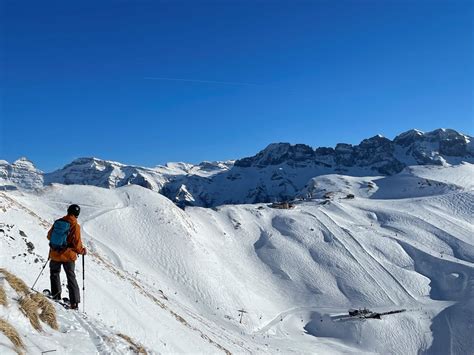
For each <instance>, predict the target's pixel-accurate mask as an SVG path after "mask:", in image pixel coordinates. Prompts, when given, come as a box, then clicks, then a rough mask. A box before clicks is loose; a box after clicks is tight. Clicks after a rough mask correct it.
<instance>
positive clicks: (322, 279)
mask: <svg viewBox="0 0 474 355" xmlns="http://www.w3.org/2000/svg"><path fill="white" fill-rule="evenodd" d="M356 180H357V179H356V178H355V179H354V181H355V183H354V184H353V185H354V186H356V185H358V184H357V181H356ZM359 185H360V186H362V184H359ZM447 190H449V189H447ZM404 193H405V192H404ZM47 194H50V195H47V196H46V197H48V196H51V197H54V198H51V200H48V199H47V198H44V197H42V198H37V197H34V198H31V199H30V198H29V197H28V195H25V194H24V195H21V196H17V195H15V193H11V194H10V193H5V192H2V193H0V203H2V199H3V200H4V201H7V202H8V203H7V205H8V206H7V207H4V208H5V211H4V212H5V213H6V216H7V217H8V218H9V219H11V220H12V221H13V222H11V224H12V225H18V227H14V228H13V229H12V231H16V230H17V229H15V228H21V229H20V230H24V231H26V234H27V235H28V237H27V238H26V239H25V238H23V239H25V241H26V240H27V239H28V238H29V239H31V240H34V242H35V244H37V245H39V246H38V249H40V252H41V251H42V250H45V248H44V247H43V246H42V244H41V243H42V242H43V241H44V240H43V239H44V236H38V237H35V233H38V231H40V230H43V231H44V230H46V229H47V228H49V225H50V223H49V222H47V219H49V218H50V216H51V215H52V212H51V211H54V208H58V207H57V206H65V205H67V203H68V201H69V200H70V199H71V197H70V196H73V197H74V196H78V197H80V198H82V199H83V200H84V201H81V205H82V206H83V207H84V209H85V210H86V211H87V208H88V209H89V210H88V211H87V213H86V214H84V215H83V216H82V218H83V220H82V221H81V220H80V224H81V226H82V231H83V236H84V239H85V240H86V243H89V244H88V246H89V245H90V247H91V250H90V253H89V255H90V260H92V261H93V263H91V264H89V265H90V269H89V270H92V271H89V272H90V273H92V275H91V274H90V273H89V274H88V275H90V276H89V277H90V279H88V280H89V282H90V283H89V285H91V287H92V285H93V286H95V289H94V291H91V292H92V294H90V296H89V298H87V300H86V302H88V303H87V305H89V306H87V307H89V309H90V310H89V311H88V314H87V315H83V314H81V313H72V312H68V313H67V314H68V317H69V318H70V317H71V314H72V317H73V319H69V318H65V321H67V322H71V323H70V324H75V326H77V327H78V329H77V330H74V327H72V328H70V329H71V331H73V332H74V331H78V332H81V333H77V334H78V335H79V334H81V337H80V339H81V342H84V343H83V345H84V348H87V349H92V348H93V349H95V350H94V351H97V352H98V353H100V354H109V353H110V354H112V353H123V351H124V349H126V344H125V345H124V343H123V342H122V343H119V342H117V341H116V340H113V339H115V338H113V337H111V335H113V334H114V333H115V332H117V331H123V332H125V333H129V334H130V335H131V336H132V338H135V339H138V341H139V342H141V343H143V344H144V345H145V346H146V347H147V348H149V349H153V350H152V351H156V352H160V353H180V352H186V351H189V350H190V349H193V351H197V352H200V353H209V352H224V353H234V352H235V353H272V354H274V353H278V352H286V353H289V352H296V353H313V352H317V353H331V354H332V353H347V352H365V353H368V352H375V353H382V352H387V353H416V352H426V353H428V354H430V353H436V350H437V348H436V347H438V349H443V350H444V351H443V352H447V353H449V352H450V353H451V354H457V353H465V352H466V351H469V349H470V350H473V349H474V346H473V345H472V341H471V342H469V340H468V339H469V336H465V335H464V334H465V332H469V329H472V327H474V325H473V320H472V319H470V318H469V317H470V315H471V314H473V313H474V306H473V305H472V299H473V298H474V271H473V269H474V265H473V264H474V263H473V261H474V258H473V256H474V246H473V243H472V230H473V226H472V206H473V201H474V197H473V195H474V194H473V193H472V192H469V191H468V192H455V193H452V192H449V193H446V194H443V195H437V196H424V197H419V198H416V199H409V198H405V199H403V200H376V199H364V198H358V199H355V200H343V199H338V200H335V201H331V203H329V204H328V205H318V201H314V202H301V203H299V204H298V205H297V207H296V208H295V209H293V210H287V211H285V210H272V209H269V208H268V207H265V206H262V208H260V207H258V208H256V206H255V205H253V206H252V205H241V206H239V205H236V206H222V207H219V208H218V209H215V210H211V209H202V208H189V209H187V211H186V212H182V211H181V210H178V209H176V210H175V207H174V205H172V204H171V203H169V201H168V200H166V199H164V198H163V197H161V196H160V195H157V194H155V193H154V192H150V191H148V190H144V189H141V188H138V187H125V188H119V189H117V190H103V189H97V188H91V187H75V186H68V187H63V186H54V187H53V188H51V189H50V190H49V191H48V192H47ZM98 196H100V198H99V197H98ZM101 199H103V201H104V202H103V203H102V202H100V203H88V202H87V201H96V200H97V201H100V200H101ZM63 201H64V202H63ZM101 203H102V204H101ZM49 204H52V205H53V206H55V207H54V208H52V207H50V206H51V205H49ZM0 207H1V205H0ZM33 211H34V212H33ZM58 213H60V212H59V211H58ZM44 216H47V217H46V218H45V217H44ZM469 216H471V218H470V217H469ZM0 217H1V215H0ZM4 221H5V219H4V218H3V217H2V219H1V220H0V222H4ZM109 221H110V222H109ZM110 223H115V224H118V225H115V226H113V225H112V224H110ZM37 224H39V227H38V226H37ZM112 227H113V228H112ZM134 230H136V231H137V232H136V233H137V234H136V235H133V234H132V233H133V231H134ZM5 233H6V231H3V234H4V235H5ZM10 233H12V232H10ZM12 236H13V235H12ZM132 237H133V238H132ZM34 238H37V239H34ZM135 238H136V239H135ZM140 238H141V239H140ZM4 240H7V241H8V243H7V242H5V241H4ZM111 240H117V242H120V244H119V243H117V244H115V243H110V241H111ZM2 243H3V244H2ZM15 243H16V244H15ZM21 243H23V241H22V239H21V238H18V240H13V241H12V240H11V239H8V238H7V239H2V233H0V245H1V246H2V247H3V246H5V248H6V249H5V250H8V251H9V252H12V253H14V252H15V249H14V247H15V246H17V245H18V246H19V245H22V244H21ZM137 243H143V246H142V249H139V248H137ZM157 253H158V254H157ZM12 255H13V256H16V254H12ZM0 257H2V258H1V259H0V260H2V261H5V262H7V263H8V265H10V266H9V267H11V268H12V269H15V270H16V271H17V272H18V273H19V275H20V276H22V277H25V278H26V280H27V281H28V282H30V281H31V279H32V277H33V275H29V273H28V267H27V264H25V263H23V262H22V259H20V257H19V256H18V257H17V258H16V259H10V257H8V258H6V257H3V256H2V255H0ZM28 257H29V256H28V255H27V257H26V258H28ZM25 260H26V259H25ZM79 264H80V263H78V265H79ZM8 265H7V266H8ZM35 268H36V267H35ZM135 272H136V273H135ZM34 276H35V275H34ZM45 281H46V280H44V279H43V280H42V281H41V282H43V284H44V283H45ZM46 282H47V281H46ZM89 290H91V289H89ZM94 293H96V294H94ZM104 300H105V301H104ZM331 300H332V302H333V304H334V307H328V304H329V305H331V303H330V302H331ZM98 302H102V303H100V305H101V306H100V307H99V306H98ZM104 302H105V303H104ZM353 305H367V306H368V307H370V308H371V309H374V310H377V311H387V310H388V311H389V310H395V309H400V308H405V309H407V312H405V313H402V314H398V315H389V316H384V317H383V318H382V320H366V321H364V322H355V323H354V322H351V323H352V324H346V325H345V324H336V322H333V321H332V318H333V316H332V315H334V314H343V313H345V312H347V309H348V307H350V306H353ZM216 306H217V307H216ZM101 307H102V309H101ZM242 308H243V309H246V310H247V312H248V313H246V314H245V317H244V320H243V322H242V324H240V323H239V319H238V316H237V315H236V313H235V312H236V311H237V309H242ZM63 312H64V311H63ZM70 313H71V314H70ZM96 317H97V318H96ZM67 319H69V320H67ZM96 319H97V320H96ZM323 320H324V322H323ZM98 322H101V323H108V325H109V326H112V325H113V326H114V329H116V330H113V331H112V330H111V328H106V327H105V325H101V323H98ZM155 322H156V324H155ZM23 332H26V331H25V330H23ZM459 334H461V335H462V336H461V335H459ZM52 336H53V337H54V333H52ZM85 336H87V337H88V338H89V341H86V340H84V339H83V337H85ZM40 339H41V338H40V336H39V335H38V336H35V338H34V339H33V338H31V341H30V342H29V344H31V346H35V347H38V348H40V349H41V348H42V347H43V348H44V344H45V343H44V342H42V341H40ZM396 339H404V340H405V341H403V342H400V341H398V342H397V340H396ZM433 344H434V345H433ZM440 344H445V345H440ZM65 346H66V348H67V346H70V344H68V345H65ZM124 346H125V348H124ZM433 346H435V348H434V347H433ZM66 348H65V349H66ZM2 349H4V348H3V347H2V344H0V350H2ZM382 349H383V350H382Z"/></svg>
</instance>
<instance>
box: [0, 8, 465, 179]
mask: <svg viewBox="0 0 474 355" xmlns="http://www.w3.org/2000/svg"><path fill="white" fill-rule="evenodd" d="M0 3H1V19H0V20H1V21H0V22H1V23H2V28H1V37H0V40H1V42H0V45H1V47H0V48H1V50H0V60H1V62H0V63H1V67H0V68H1V72H0V75H1V76H0V85H1V86H0V90H1V91H0V94H1V111H0V114H1V120H0V130H1V134H0V159H6V160H9V161H13V160H15V159H16V158H18V157H20V156H27V157H28V158H30V159H31V160H33V161H34V162H35V164H36V165H37V166H38V167H39V168H40V169H43V170H45V171H50V170H53V169H55V168H58V167H61V166H63V165H64V164H66V163H68V162H70V161H71V160H72V159H74V158H77V157H82V156H96V157H100V158H104V159H110V160H118V161H121V162H124V163H129V164H137V165H145V166H154V165H157V164H162V163H165V162H167V161H188V162H200V161H203V160H225V159H233V158H240V157H244V156H249V155H253V154H255V153H256V152H257V151H259V150H260V149H262V148H264V147H265V146H266V145H267V144H269V143H272V142H291V143H306V144H309V145H311V146H314V147H316V146H334V145H335V144H336V143H338V142H347V143H353V144H357V143H359V142H360V140H361V139H363V138H366V137H370V136H373V135H375V134H378V133H380V134H383V135H385V136H387V137H389V138H393V137H394V136H395V135H396V134H398V133H400V132H402V131H405V130H408V129H410V128H418V129H422V130H432V129H435V128H439V127H446V128H454V129H457V130H460V131H462V132H464V133H468V134H470V135H472V134H473V133H474V127H473V79H474V58H473V49H474V42H473V22H474V20H473V17H474V13H473V10H474V9H473V2H472V1H468V0H466V1H456V0H454V1H437V0H432V1H428V0H423V1H408V0H396V1H390V0H384V1H376V0H360V1H356V0H353V1H339V0H334V1H329V0H324V1H323V0H321V1H317V0H314V1H269V0H268V1H250V0H249V1H244V0H241V1H214V2H211V1H161V2H160V1H151V0H150V1H140V0H138V1H105V0H104V1H94V2H89V1H56V2H51V1H41V2H38V1H21V0H19V1H2V0H0Z"/></svg>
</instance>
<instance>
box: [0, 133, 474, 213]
mask: <svg viewBox="0 0 474 355" xmlns="http://www.w3.org/2000/svg"><path fill="white" fill-rule="evenodd" d="M463 162H468V163H474V143H473V140H472V137H470V136H467V135H464V134H462V133H458V132H456V131H454V130H451V129H437V130H435V131H432V132H427V133H423V132H421V131H418V130H411V131H408V132H405V133H402V134H400V135H398V136H397V137H395V138H394V139H393V140H390V139H388V138H385V137H382V136H381V135H376V136H374V137H372V138H369V139H365V140H363V141H362V142H361V143H360V144H359V145H355V146H353V145H351V144H344V143H340V144H337V145H336V147H335V148H324V147H322V148H317V149H313V148H311V147H310V146H308V145H304V144H296V145H291V144H289V143H274V144H270V145H269V146H268V147H266V148H265V149H264V150H262V151H261V152H259V153H258V154H256V155H255V156H253V157H248V158H243V159H239V160H236V161H226V162H203V163H201V164H198V165H193V164H187V163H168V164H166V165H165V166H157V167H155V168H145V167H137V166H130V165H125V164H121V163H118V162H113V161H106V160H101V159H97V158H79V159H76V160H74V161H73V162H71V163H70V164H68V165H66V166H65V167H64V168H62V169H59V170H57V171H54V172H52V173H46V174H43V173H41V172H38V171H37V170H36V169H35V168H34V167H33V166H32V165H31V166H30V168H29V169H26V170H25V169H20V168H19V167H17V166H16V165H15V164H16V163H15V164H13V165H9V164H8V163H6V162H3V163H1V164H0V181H3V184H4V185H8V186H10V187H11V188H14V187H20V188H26V189H31V188H39V187H41V186H43V180H44V184H45V185H48V184H52V183H60V184H68V185H70V184H80V185H93V186H98V187H105V188H117V187H121V186H126V185H139V186H142V187H145V188H148V189H150V190H153V191H156V192H159V193H161V194H162V195H164V196H166V197H168V198H169V199H170V200H171V201H173V202H175V203H176V204H178V205H179V206H185V205H188V206H203V207H214V206H219V205H223V204H240V203H260V202H274V201H283V200H292V199H294V198H295V197H301V196H303V195H304V193H305V192H306V190H307V186H308V184H311V183H312V182H311V179H313V178H315V177H317V176H321V175H327V174H339V175H348V176H354V177H358V176H390V175H395V174H398V173H401V174H404V169H405V168H407V167H409V166H416V165H435V166H448V165H459V164H462V163H463ZM2 167H3V168H2ZM2 171H3V172H2ZM22 174H24V177H23V178H22Z"/></svg>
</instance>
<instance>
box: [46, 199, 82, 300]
mask: <svg viewBox="0 0 474 355" xmlns="http://www.w3.org/2000/svg"><path fill="white" fill-rule="evenodd" d="M80 212H81V208H80V207H79V206H78V205H75V204H74V205H71V206H69V208H68V209H67V215H66V216H64V217H63V218H60V219H58V220H56V221H55V222H54V224H53V226H52V227H51V229H50V230H49V232H48V240H50V250H49V258H50V260H51V261H50V263H49V272H50V281H51V296H52V297H53V299H57V300H60V299H61V279H60V272H61V265H62V267H63V268H64V271H65V272H66V277H67V288H68V290H69V302H70V306H71V308H72V309H77V308H78V304H79V303H80V302H81V296H80V291H79V285H78V284H77V280H76V274H75V272H74V269H75V262H76V260H77V254H82V255H86V253H87V250H86V248H85V247H84V246H83V245H82V240H81V226H80V225H79V224H78V223H77V218H78V217H79V213H80ZM61 235H63V240H62V243H63V244H62V245H60V246H58V245H57V243H60V242H61ZM58 240H59V242H58Z"/></svg>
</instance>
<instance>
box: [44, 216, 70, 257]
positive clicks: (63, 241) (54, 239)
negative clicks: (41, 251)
mask: <svg viewBox="0 0 474 355" xmlns="http://www.w3.org/2000/svg"><path fill="white" fill-rule="evenodd" d="M70 229H71V224H70V223H69V222H67V221H64V220H62V219H58V220H57V221H56V222H54V225H53V231H52V232H51V239H50V241H49V246H50V247H51V249H53V250H56V251H63V250H65V249H67V236H68V235H69V230H70Z"/></svg>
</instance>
